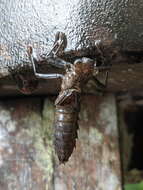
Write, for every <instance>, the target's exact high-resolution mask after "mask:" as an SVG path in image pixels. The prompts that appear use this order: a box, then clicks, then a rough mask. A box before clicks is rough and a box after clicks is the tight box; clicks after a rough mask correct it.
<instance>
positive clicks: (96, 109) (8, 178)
mask: <svg viewBox="0 0 143 190" xmlns="http://www.w3.org/2000/svg"><path fill="white" fill-rule="evenodd" d="M53 117H54V110H53V103H52V101H51V100H49V99H45V101H44V102H43V100H41V99H40V98H19V99H11V100H3V101H1V103H0V185H1V188H2V190H33V189H34V190H67V189H68V190H73V189H75V190H81V189H85V190H105V187H106V189H107V190H121V189H122V188H121V184H122V180H121V172H120V156H119V146H118V138H119V136H118V128H117V110H116V103H115V98H114V96H112V95H107V96H105V97H102V96H101V97H96V96H85V97H82V106H81V113H80V120H79V124H80V129H79V131H78V134H79V139H78V140H77V146H76V149H75V150H74V153H73V155H72V156H71V158H70V159H69V162H68V163H66V164H65V165H59V162H58V161H57V157H56V156H55V154H54V150H53V148H54V147H53V145H52V139H53V136H52V133H53V128H52V126H53Z"/></svg>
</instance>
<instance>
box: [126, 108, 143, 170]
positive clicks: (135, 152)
mask: <svg viewBox="0 0 143 190" xmlns="http://www.w3.org/2000/svg"><path fill="white" fill-rule="evenodd" d="M125 122H126V124H127V127H128V132H129V133H130V134H133V147H132V153H131V158H130V162H129V165H128V170H132V169H134V168H136V169H138V170H143V106H136V109H135V110H134V111H133V110H132V111H129V110H128V111H125Z"/></svg>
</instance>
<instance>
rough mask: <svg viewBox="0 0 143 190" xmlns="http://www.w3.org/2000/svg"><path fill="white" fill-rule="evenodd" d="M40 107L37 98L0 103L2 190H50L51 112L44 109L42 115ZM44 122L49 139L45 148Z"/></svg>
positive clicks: (0, 186)
mask: <svg viewBox="0 0 143 190" xmlns="http://www.w3.org/2000/svg"><path fill="white" fill-rule="evenodd" d="M47 104H48V102H47ZM47 104H46V105H47ZM41 106H42V102H41V100H40V99H39V98H33V99H31V98H26V99H13V100H6V101H1V102H0V189H1V190H52V189H53V188H52V186H53V185H52V182H53V177H52V176H53V162H52V161H53V158H52V144H51V130H50V128H51V123H50V121H51V120H50V118H53V110H52V109H50V111H48V110H45V109H43V113H41V111H42V110H41ZM50 106H51V104H50V105H49V107H50ZM47 107H48V106H47ZM47 112H48V115H47ZM45 121H47V122H46V127H48V128H49V130H48V129H47V131H46V135H47V136H48V137H49V138H48V141H47V142H46V146H44V143H43V137H44V136H43V132H44V131H45V130H46V129H45V128H44V125H45V123H44V122H45Z"/></svg>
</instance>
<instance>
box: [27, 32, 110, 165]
mask: <svg viewBox="0 0 143 190" xmlns="http://www.w3.org/2000/svg"><path fill="white" fill-rule="evenodd" d="M57 35H58V36H57ZM57 35H56V39H58V40H57V42H55V43H54V44H55V45H54V48H53V51H54V52H53V51H51V53H50V54H49V55H51V54H52V55H53V57H54V58H55V57H56V56H58V52H60V53H61V51H63V50H64V48H65V47H66V44H65V45H64V43H67V40H66V39H65V38H66V36H65V34H64V33H60V32H59V33H58V34H57ZM55 48H57V50H56V49H55ZM28 54H29V57H30V60H31V62H32V65H33V69H34V73H35V76H36V77H38V78H44V79H49V78H61V79H62V83H61V91H60V93H59V95H58V97H57V99H56V101H55V106H56V109H55V120H54V127H55V132H54V145H55V151H56V153H57V155H58V158H59V161H60V163H65V162H67V161H68V159H69V157H70V156H71V154H72V152H73V149H74V147H75V146H76V138H77V137H78V134H77V130H78V115H79V111H80V95H81V92H82V88H83V86H84V85H85V84H86V83H87V82H88V81H89V79H91V78H94V79H95V83H96V84H97V86H100V88H105V86H106V85H104V84H102V83H101V82H100V81H98V80H97V78H96V77H95V76H94V74H95V75H97V74H98V68H97V67H96V63H95V61H94V60H92V59H90V58H87V57H83V58H80V59H76V60H75V61H74V63H73V64H71V63H67V62H63V60H61V62H62V64H63V63H64V64H63V65H64V68H65V74H64V75H62V74H42V73H37V72H36V68H35V63H36V62H37V61H38V60H36V57H34V54H33V50H32V48H30V51H29V52H28ZM55 66H56V64H55ZM57 66H58V65H57ZM106 81H107V80H106Z"/></svg>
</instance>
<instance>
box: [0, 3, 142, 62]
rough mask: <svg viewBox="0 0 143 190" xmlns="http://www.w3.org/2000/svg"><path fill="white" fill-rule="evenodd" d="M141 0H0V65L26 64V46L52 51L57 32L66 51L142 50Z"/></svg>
mask: <svg viewBox="0 0 143 190" xmlns="http://www.w3.org/2000/svg"><path fill="white" fill-rule="evenodd" d="M142 9H143V2H142V0H125V1H124V0H110V1H108V0H104V1H101V0H97V1H94V0H91V1H87V0H61V1H58V0H53V1H50V0H32V1H28V0H23V1H18V0H15V2H14V3H13V1H12V0H5V1H4V0H2V1H1V2H0V20H1V28H0V65H5V64H6V63H8V64H10V65H11V64H14V65H15V64H20V65H21V64H25V63H27V56H26V47H27V45H29V44H30V45H33V46H34V47H36V48H37V49H39V50H38V51H39V52H41V51H43V50H44V52H47V51H49V50H50V49H51V46H52V44H53V41H54V36H55V33H56V32H57V31H62V32H65V33H66V35H67V37H68V47H67V49H68V50H77V49H79V48H87V47H90V46H93V45H95V44H94V43H95V40H102V41H103V42H105V43H109V44H110V43H111V42H115V43H116V44H117V45H119V46H120V47H121V48H122V49H125V50H135V51H136V50H139V51H141V50H143V43H142V42H143V33H142V30H143V12H142Z"/></svg>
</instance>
